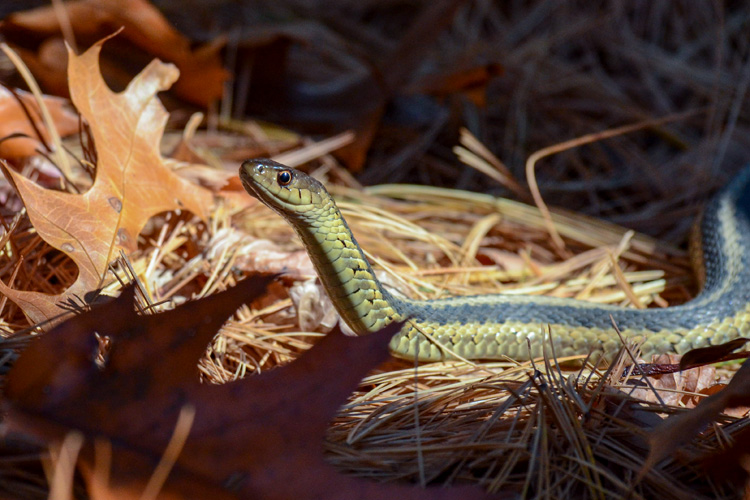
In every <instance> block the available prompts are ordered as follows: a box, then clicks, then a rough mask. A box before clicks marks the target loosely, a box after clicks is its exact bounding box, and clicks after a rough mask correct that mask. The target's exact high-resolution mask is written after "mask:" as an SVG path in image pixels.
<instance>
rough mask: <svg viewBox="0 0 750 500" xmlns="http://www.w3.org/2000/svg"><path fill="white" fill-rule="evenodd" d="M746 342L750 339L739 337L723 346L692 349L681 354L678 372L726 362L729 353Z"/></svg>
mask: <svg viewBox="0 0 750 500" xmlns="http://www.w3.org/2000/svg"><path fill="white" fill-rule="evenodd" d="M748 342H750V339H746V338H744V337H739V338H736V339H733V340H730V341H729V342H724V343H723V344H719V345H712V346H708V347H701V348H698V349H692V350H690V351H688V352H686V353H685V354H683V355H682V358H680V370H684V369H686V368H692V367H693V366H699V365H706V364H709V363H718V362H719V361H726V359H727V356H729V353H731V352H733V351H736V350H737V349H739V348H741V347H742V346H744V345H745V344H747V343H748Z"/></svg>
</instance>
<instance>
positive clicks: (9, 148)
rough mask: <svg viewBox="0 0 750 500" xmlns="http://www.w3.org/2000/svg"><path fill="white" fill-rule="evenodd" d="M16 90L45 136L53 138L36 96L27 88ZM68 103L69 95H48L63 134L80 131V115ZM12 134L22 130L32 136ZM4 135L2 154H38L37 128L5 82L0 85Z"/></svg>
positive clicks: (0, 129) (0, 122) (0, 119)
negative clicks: (67, 96)
mask: <svg viewBox="0 0 750 500" xmlns="http://www.w3.org/2000/svg"><path fill="white" fill-rule="evenodd" d="M16 94H17V95H18V97H19V98H20V99H21V101H22V102H23V103H24V105H25V106H26V109H27V110H28V112H29V115H30V118H31V120H33V121H34V123H33V124H34V125H36V128H37V130H39V132H40V133H41V135H42V138H43V139H44V140H45V141H49V138H50V137H49V133H48V132H47V129H46V128H45V126H44V122H43V121H42V114H41V112H40V111H39V105H38V104H37V102H36V100H35V99H34V96H33V95H32V94H30V93H29V92H24V91H23V90H16ZM65 103H66V100H65V99H60V98H59V97H54V96H44V104H45V106H47V109H48V110H49V112H50V115H51V116H52V120H53V121H54V124H55V127H56V128H57V132H58V133H59V134H60V136H61V137H64V136H66V135H70V134H74V133H75V132H77V131H78V117H77V116H76V115H75V114H74V113H72V112H71V111H70V110H68V109H66V107H65ZM12 134H22V135H25V136H28V137H14V138H12V139H5V138H6V137H8V136H10V135H12ZM0 139H3V140H2V142H0V157H2V158H22V157H25V156H32V155H35V154H36V149H37V148H39V147H40V142H39V139H38V138H37V135H36V131H35V130H34V127H33V126H32V124H31V123H30V122H29V116H27V115H26V113H25V112H24V110H23V108H22V107H21V104H20V103H19V102H18V100H17V99H16V98H15V97H14V96H13V93H12V92H11V91H10V90H8V89H6V88H5V87H2V86H0Z"/></svg>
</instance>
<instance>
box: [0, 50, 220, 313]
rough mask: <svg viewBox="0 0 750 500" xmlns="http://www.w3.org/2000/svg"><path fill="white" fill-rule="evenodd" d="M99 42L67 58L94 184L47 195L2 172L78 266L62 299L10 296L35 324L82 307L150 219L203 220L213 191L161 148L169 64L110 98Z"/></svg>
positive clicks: (1, 288) (172, 76) (171, 75)
mask: <svg viewBox="0 0 750 500" xmlns="http://www.w3.org/2000/svg"><path fill="white" fill-rule="evenodd" d="M103 42H104V40H102V41H101V42H99V43H97V44H96V45H94V46H93V47H91V48H90V49H89V50H88V51H86V52H85V53H84V54H82V55H81V56H77V55H75V54H73V53H72V52H71V53H70V54H69V63H68V79H69V81H70V93H71V99H72V100H73V104H74V105H75V107H76V108H77V109H78V111H79V112H80V113H81V114H82V115H83V117H84V118H85V119H86V121H87V122H88V123H89V125H90V127H91V133H92V135H93V137H94V144H95V145H96V149H97V158H98V159H97V164H96V178H95V180H94V184H93V185H92V186H91V188H90V189H89V190H88V191H87V192H86V193H84V194H82V195H78V194H71V193H65V192H61V191H53V190H48V189H44V188H42V187H40V186H38V185H37V184H35V183H33V182H32V181H30V180H28V179H26V178H25V177H23V176H22V175H20V174H18V173H17V172H14V171H12V170H10V169H9V168H7V166H4V167H3V171H4V173H5V176H6V177H7V178H8V180H9V181H11V183H13V185H14V186H15V188H16V190H17V191H18V194H19V196H20V197H21V199H22V200H23V203H24V205H25V206H26V210H27V212H28V214H29V218H30V219H31V223H32V224H33V225H34V228H35V229H36V231H37V233H38V234H39V236H41V237H42V238H43V239H44V240H45V241H46V242H47V243H49V244H50V245H52V246H53V247H55V248H57V249H59V250H61V251H63V252H65V253H66V254H67V255H68V256H70V258H71V259H72V260H73V261H74V262H75V263H76V265H77V266H78V278H77V279H76V281H75V282H74V283H73V285H71V287H70V288H68V289H67V290H65V291H64V292H63V293H61V294H59V295H47V294H43V293H38V292H31V291H19V290H13V289H11V288H10V287H8V286H6V285H5V284H3V283H1V282H0V293H3V294H5V295H7V296H8V297H9V298H10V299H11V300H12V301H13V302H15V303H16V304H18V306H19V307H20V308H21V309H22V310H23V312H24V313H25V314H26V316H27V317H28V318H29V319H30V320H31V321H32V322H34V323H39V322H42V321H45V320H52V319H54V318H56V317H57V316H59V315H60V314H61V313H62V312H63V310H62V309H61V307H60V306H63V305H65V304H66V303H69V302H71V301H74V302H75V303H76V304H80V303H81V302H82V301H84V298H85V296H86V294H87V293H89V292H91V291H92V290H95V289H97V288H98V287H99V286H100V285H101V282H102V279H103V277H104V275H105V273H106V271H107V266H108V265H109V263H110V262H111V261H112V260H113V258H115V257H116V256H117V255H118V253H119V251H120V250H123V251H125V252H126V253H128V252H130V251H132V250H134V249H135V248H136V240H137V237H138V234H139V233H140V231H141V229H143V226H144V225H145V223H146V222H147V221H148V219H149V218H151V217H152V216H154V215H156V214H158V213H161V212H166V211H170V210H182V209H186V210H189V211H190V212H192V213H194V214H196V215H198V216H200V217H203V218H204V219H205V217H206V213H207V211H208V208H209V207H210V205H211V204H212V203H213V196H212V195H211V193H210V192H209V191H207V190H205V189H203V188H201V187H199V186H195V185H193V184H191V183H189V182H187V181H186V180H184V179H181V178H180V177H179V176H177V175H176V174H175V173H174V172H173V171H172V170H171V169H169V168H168V167H167V166H166V165H165V164H164V159H163V158H162V157H161V155H160V153H159V142H160V140H161V137H162V134H163V132H164V126H165V124H166V121H167V112H166V110H165V109H164V107H163V106H162V105H161V103H160V102H159V100H158V99H157V98H156V93H157V92H159V91H162V90H166V89H167V88H169V86H170V85H171V84H172V83H173V82H174V81H175V80H176V79H177V76H178V74H179V72H178V71H177V68H175V67H174V66H173V65H171V64H164V63H162V62H161V61H158V60H154V61H152V62H151V63H150V64H149V65H148V66H147V67H146V68H145V69H144V70H143V71H142V72H141V73H140V74H139V75H137V76H136V77H135V78H134V79H133V80H132V81H131V82H130V84H129V85H128V87H127V89H125V91H123V92H122V93H119V94H117V93H114V92H112V91H111V90H110V89H109V87H107V85H106V84H105V83H104V81H103V80H102V78H101V74H100V71H99V52H100V50H101V45H102V43H103Z"/></svg>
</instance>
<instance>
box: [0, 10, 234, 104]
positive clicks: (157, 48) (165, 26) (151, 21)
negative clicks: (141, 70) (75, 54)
mask: <svg viewBox="0 0 750 500" xmlns="http://www.w3.org/2000/svg"><path fill="white" fill-rule="evenodd" d="M64 7H65V8H66V9H67V14H68V18H69V19H70V23H71V28H72V30H73V32H74V33H75V35H76V37H77V38H78V39H79V40H80V39H84V40H86V39H88V40H97V39H99V38H101V37H102V36H105V35H108V34H109V33H112V32H113V31H115V30H117V29H119V28H121V27H122V28H124V29H123V37H124V38H126V39H128V40H129V41H130V42H132V43H133V44H134V45H136V46H137V47H139V48H141V49H143V50H144V51H146V52H147V53H149V54H151V55H152V56H156V57H159V58H161V59H163V60H166V61H169V62H172V63H174V64H175V65H176V66H177V68H178V69H179V70H180V74H181V77H180V80H179V81H177V83H176V84H175V86H174V89H173V90H174V92H175V93H176V94H177V95H178V96H180V97H182V98H183V99H185V100H187V101H189V102H192V103H194V104H197V105H200V106H204V107H205V106H207V105H208V104H209V103H210V102H212V101H214V100H216V99H218V98H220V97H221V95H222V92H223V85H224V82H225V81H226V80H227V79H228V78H229V73H228V72H227V71H226V70H225V69H224V68H223V67H222V63H221V58H220V54H219V50H220V49H221V48H222V46H223V45H224V42H223V40H216V41H214V42H212V43H209V44H208V45H205V46H203V47H200V48H198V49H196V50H193V49H191V47H190V40H188V39H187V38H186V37H184V36H183V35H182V34H180V33H179V32H178V31H177V30H176V29H175V28H174V27H172V25H170V24H169V22H168V21H167V19H166V18H165V17H164V16H163V15H162V14H161V12H159V10H158V9H156V7H154V6H153V5H151V4H150V3H149V2H147V1H146V0H78V1H72V2H65V4H64ZM2 29H3V32H9V33H6V35H8V34H10V35H11V38H12V35H13V34H14V32H19V31H20V32H21V33H20V34H19V35H18V38H21V37H22V34H26V33H31V34H34V35H36V36H42V37H49V39H57V38H59V36H60V33H61V29H60V20H59V16H58V14H57V12H56V11H55V7H54V6H46V7H40V8H37V9H32V10H28V11H24V12H18V13H15V14H12V15H10V16H8V17H7V18H6V19H5V20H4V21H3V28H2ZM20 53H21V55H22V57H24V60H25V61H26V63H27V64H30V66H33V67H37V68H39V67H41V68H40V69H41V70H42V72H44V73H45V80H50V81H54V76H53V75H52V74H51V73H54V71H55V69H56V67H55V66H56V65H55V64H49V63H51V62H53V61H51V60H50V59H48V58H44V54H42V53H41V52H40V53H39V54H38V55H37V54H34V53H33V52H31V51H28V50H26V51H21V52H20ZM57 73H59V70H58V71H57ZM58 80H59V81H62V80H64V78H63V75H62V74H60V75H59V77H58Z"/></svg>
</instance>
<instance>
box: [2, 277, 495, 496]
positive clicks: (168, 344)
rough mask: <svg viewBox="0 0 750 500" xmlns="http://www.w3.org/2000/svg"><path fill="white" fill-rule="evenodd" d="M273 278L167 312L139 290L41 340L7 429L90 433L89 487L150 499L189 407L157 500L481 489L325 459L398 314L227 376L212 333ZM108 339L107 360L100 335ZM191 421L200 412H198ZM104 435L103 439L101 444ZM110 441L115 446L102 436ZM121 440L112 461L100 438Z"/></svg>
mask: <svg viewBox="0 0 750 500" xmlns="http://www.w3.org/2000/svg"><path fill="white" fill-rule="evenodd" d="M269 281H270V278H269V277H254V278H249V279H246V280H245V281H244V282H242V283H240V284H239V285H237V286H236V287H234V288H232V289H230V290H228V291H225V292H221V293H218V294H215V295H213V296H210V297H207V298H205V299H201V300H198V301H194V302H190V303H188V304H185V305H183V306H181V307H178V308H176V309H174V310H173V311H169V312H166V313H161V314H154V315H145V316H139V315H137V314H136V313H135V312H134V306H133V289H132V288H126V289H125V290H123V293H122V294H121V295H120V297H119V298H117V299H116V300H114V301H112V302H111V303H109V304H107V305H106V306H103V307H99V308H95V309H94V310H93V311H91V312H88V313H85V314H81V315H79V316H76V317H75V318H74V319H71V320H69V321H66V322H65V323H63V324H61V325H59V326H57V327H56V328H55V329H54V330H52V331H50V332H49V333H47V334H45V335H44V336H43V337H41V338H40V339H38V340H36V341H35V342H34V343H33V344H32V345H31V346H29V348H28V349H27V350H26V351H25V352H23V353H22V355H21V357H20V358H19V359H18V361H17V362H16V364H15V366H14V368H13V370H12V371H11V373H10V374H9V375H8V382H7V386H6V405H5V406H6V408H5V409H6V410H7V411H8V420H7V423H8V425H9V427H10V429H12V430H15V431H21V432H24V433H27V434H31V435H33V436H36V437H37V438H41V439H42V440H43V441H45V442H59V441H61V440H62V439H63V438H65V436H66V435H67V434H68V433H69V432H71V431H73V430H77V431H78V432H80V433H81V434H82V435H83V436H84V437H85V439H86V446H84V448H83V449H82V452H81V454H80V456H79V460H78V463H79V465H80V466H81V470H82V472H83V475H84V478H85V480H86V481H87V484H88V488H89V494H90V495H91V496H92V498H119V499H122V498H140V497H141V494H142V492H143V488H144V485H145V484H146V483H147V482H148V480H149V478H150V477H151V476H152V473H153V470H154V468H155V467H156V465H157V463H159V461H160V458H161V457H162V455H163V454H164V450H165V449H166V448H167V444H168V443H169V442H170V438H171V436H172V434H173V432H174V428H175V423H176V422H178V420H179V418H180V415H185V414H189V415H191V416H192V424H191V425H189V428H188V429H187V430H185V431H184V432H183V438H184V446H183V447H182V449H181V452H180V453H179V455H177V456H176V457H175V458H174V466H173V467H172V468H171V470H170V472H169V476H168V478H167V479H166V481H165V482H164V484H163V485H162V487H161V488H160V490H159V495H160V498H171V499H175V498H211V499H225V498H252V499H254V500H265V499H292V498H294V499H302V500H304V499H318V498H327V499H341V500H343V499H362V500H366V499H375V498H382V499H394V498H397V499H450V498H456V499H458V498H462V499H474V498H487V495H486V494H485V493H483V492H482V491H481V490H479V489H477V488H473V487H455V488H448V489H441V488H428V489H421V488H419V487H415V486H409V485H394V484H378V483H375V482H371V481H368V480H365V479H360V478H355V477H351V476H346V475H343V474H341V473H339V472H338V471H336V470H335V469H334V468H333V466H331V465H329V464H327V463H326V462H325V461H324V459H323V440H324V435H325V431H326V428H327V426H328V424H329V422H330V421H331V419H332V418H333V417H334V415H335V414H336V412H337V410H338V408H339V407H340V406H341V405H342V404H343V403H344V402H345V401H346V398H347V396H348V395H349V394H350V393H351V392H352V391H353V390H354V389H355V388H356V387H357V384H358V383H359V381H360V380H361V379H362V377H364V375H366V373H367V372H368V371H370V370H371V369H372V368H374V367H375V366H377V365H378V364H379V363H381V362H383V361H384V360H385V359H386V358H387V357H388V348H387V344H388V340H389V339H390V337H391V336H392V335H393V333H394V332H395V331H397V330H398V328H399V327H400V325H399V324H394V325H391V326H390V327H388V328H386V329H384V330H382V331H380V332H377V333H374V334H372V335H368V336H365V337H356V338H352V337H346V336H344V335H342V334H341V332H336V333H334V334H330V335H328V336H326V337H324V338H323V339H322V340H320V342H319V343H318V344H316V345H315V346H314V347H313V348H311V349H310V350H309V351H308V352H307V353H305V354H303V355H302V356H301V357H300V358H299V359H297V360H296V361H294V362H292V363H290V364H289V365H287V366H285V367H282V368H278V369H275V370H271V371H268V372H264V373H262V374H260V375H257V376H253V377H249V378H246V379H244V380H237V381H234V382H230V383H227V384H224V385H219V386H217V385H209V384H201V383H199V380H198V368H197V363H198V360H199V359H200V357H201V356H203V355H204V353H205V349H206V345H207V344H208V342H209V341H210V340H211V338H212V337H213V336H214V334H215V332H216V330H217V329H218V328H219V327H220V326H221V325H222V324H223V323H224V321H225V320H226V319H227V317H229V316H230V315H231V314H232V313H233V312H234V311H235V310H236V309H237V307H239V306H240V305H241V304H243V303H244V302H247V301H251V300H253V299H254V298H256V297H259V296H260V295H261V294H262V293H263V290H264V288H265V287H266V285H267V284H268V283H269ZM95 334H98V335H99V337H100V338H106V339H107V340H108V343H109V348H108V351H107V353H106V354H105V355H104V358H103V359H104V361H103V362H100V363H99V364H97V361H96V359H97V353H98V346H99V339H97V337H96V336H95ZM188 420H190V419H188ZM94 443H98V445H99V446H94ZM102 443H109V446H111V448H109V447H108V446H102ZM105 448H108V449H110V450H111V456H110V457H109V458H108V462H107V463H108V464H109V467H108V470H105V471H102V470H101V468H99V472H98V473H97V472H96V471H97V468H96V464H97V463H98V464H101V463H102V461H101V459H102V457H101V456H99V461H98V462H97V457H96V451H95V450H96V449H99V450H102V449H105Z"/></svg>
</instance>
